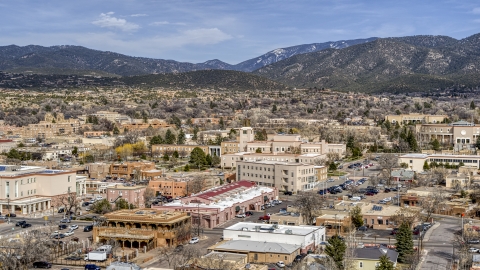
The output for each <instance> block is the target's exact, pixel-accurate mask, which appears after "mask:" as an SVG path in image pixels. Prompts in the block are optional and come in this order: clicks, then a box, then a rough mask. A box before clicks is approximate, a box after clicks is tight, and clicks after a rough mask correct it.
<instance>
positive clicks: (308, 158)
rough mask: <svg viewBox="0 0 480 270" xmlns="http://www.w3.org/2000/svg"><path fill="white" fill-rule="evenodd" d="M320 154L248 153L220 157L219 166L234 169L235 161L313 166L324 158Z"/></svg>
mask: <svg viewBox="0 0 480 270" xmlns="http://www.w3.org/2000/svg"><path fill="white" fill-rule="evenodd" d="M325 157H326V156H324V155H320V154H305V155H298V154H285V153H278V154H271V153H250V152H240V153H235V154H225V155H222V157H221V162H220V166H221V167H222V168H235V167H236V166H237V165H236V163H237V161H262V160H267V161H280V162H296V163H309V164H313V163H314V161H315V159H320V158H325Z"/></svg>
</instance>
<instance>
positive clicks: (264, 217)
mask: <svg viewBox="0 0 480 270" xmlns="http://www.w3.org/2000/svg"><path fill="white" fill-rule="evenodd" d="M258 220H270V216H261V217H259V218H258Z"/></svg>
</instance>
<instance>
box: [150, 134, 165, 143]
mask: <svg viewBox="0 0 480 270" xmlns="http://www.w3.org/2000/svg"><path fill="white" fill-rule="evenodd" d="M164 143H165V141H164V140H163V138H162V136H160V135H157V136H153V137H152V138H151V139H150V145H155V144H164Z"/></svg>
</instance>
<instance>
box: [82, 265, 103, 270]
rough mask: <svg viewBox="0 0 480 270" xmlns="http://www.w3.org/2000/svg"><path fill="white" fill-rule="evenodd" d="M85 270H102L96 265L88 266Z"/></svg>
mask: <svg viewBox="0 0 480 270" xmlns="http://www.w3.org/2000/svg"><path fill="white" fill-rule="evenodd" d="M85 270H101V269H100V267H99V266H97V265H96V264H86V265H85Z"/></svg>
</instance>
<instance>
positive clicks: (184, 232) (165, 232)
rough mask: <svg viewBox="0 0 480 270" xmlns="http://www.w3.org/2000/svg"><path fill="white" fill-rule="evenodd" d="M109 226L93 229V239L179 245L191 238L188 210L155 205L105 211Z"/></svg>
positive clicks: (128, 244) (136, 244)
mask: <svg viewBox="0 0 480 270" xmlns="http://www.w3.org/2000/svg"><path fill="white" fill-rule="evenodd" d="M104 216H105V218H106V220H107V221H106V222H107V226H101V227H97V226H95V227H94V229H93V241H94V242H97V243H98V242H100V243H102V242H107V241H109V240H115V241H117V242H119V244H120V246H121V247H122V248H124V247H126V248H144V247H147V249H152V248H158V247H163V246H176V245H177V244H181V243H183V242H185V241H187V240H188V239H189V238H190V226H191V218H190V217H189V216H188V214H187V213H182V212H176V211H163V210H162V211H160V210H155V209H151V208H148V209H134V210H120V211H115V212H112V213H108V214H105V215H104Z"/></svg>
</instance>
